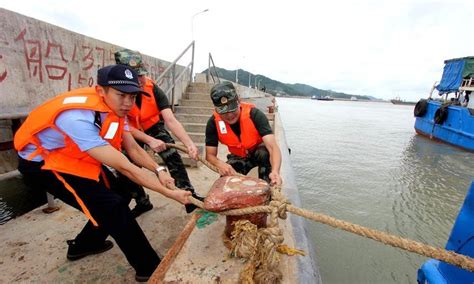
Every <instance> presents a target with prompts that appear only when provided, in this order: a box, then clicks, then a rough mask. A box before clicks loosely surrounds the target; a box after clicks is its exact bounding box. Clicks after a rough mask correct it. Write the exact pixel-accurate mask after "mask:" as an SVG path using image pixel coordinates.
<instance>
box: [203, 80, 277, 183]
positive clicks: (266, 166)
mask: <svg viewBox="0 0 474 284" xmlns="http://www.w3.org/2000/svg"><path fill="white" fill-rule="evenodd" d="M211 100H212V103H213V104H214V108H215V111H214V114H213V115H212V116H211V117H210V118H209V120H208V122H207V125H206V160H207V161H208V162H210V163H211V164H213V165H214V166H216V167H217V168H218V169H219V173H220V174H221V175H223V176H226V175H234V174H236V172H239V173H241V174H244V175H246V174H247V173H248V172H250V170H251V169H252V168H254V167H257V166H258V177H259V178H261V179H264V180H266V181H267V182H270V183H271V184H278V185H280V184H281V182H282V181H281V177H280V165H281V154H280V148H279V147H278V144H277V143H276V140H275V135H273V132H272V129H271V127H270V124H269V122H268V119H267V117H266V116H265V114H264V113H263V112H262V111H260V110H259V109H257V108H256V107H255V106H254V105H252V104H248V103H244V102H240V100H239V97H238V95H237V92H236V91H235V88H234V85H233V84H232V83H231V82H229V81H226V82H223V83H219V84H216V85H214V87H212V89H211ZM219 142H220V143H222V144H225V145H227V148H228V149H229V152H230V154H228V155H227V162H224V161H222V160H220V159H219V158H218V157H217V151H218V145H219Z"/></svg>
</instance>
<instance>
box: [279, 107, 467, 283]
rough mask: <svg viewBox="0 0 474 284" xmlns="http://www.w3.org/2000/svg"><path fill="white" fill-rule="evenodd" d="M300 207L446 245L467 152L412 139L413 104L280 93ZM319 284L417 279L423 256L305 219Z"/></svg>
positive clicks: (461, 196)
mask: <svg viewBox="0 0 474 284" xmlns="http://www.w3.org/2000/svg"><path fill="white" fill-rule="evenodd" d="M278 105H279V112H280V115H281V118H282V121H283V125H284V128H285V132H286V138H287V141H288V145H289V147H290V148H291V162H292V166H293V168H294V170H295V172H296V180H297V183H298V188H299V191H300V195H301V200H302V202H303V206H304V207H305V208H307V209H311V210H314V211H316V212H320V213H323V214H327V215H330V216H332V217H335V218H338V219H342V220H346V221H349V222H353V223H356V224H359V225H362V226H366V227H369V228H373V229H377V230H381V231H384V232H387V233H390V234H395V235H398V236H401V237H405V238H409V239H413V240H416V241H420V242H423V243H426V244H429V245H433V246H437V247H444V246H445V244H446V241H447V238H448V236H449V233H450V231H451V227H452V225H453V222H454V220H455V218H456V216H457V213H458V210H459V208H460V206H461V205H462V202H463V201H464V196H465V194H466V192H467V189H468V187H469V186H470V183H471V179H472V178H473V170H472V169H474V154H472V153H468V152H465V151H462V150H459V149H457V148H454V147H451V146H448V145H444V144H441V143H437V142H433V141H430V140H429V139H426V138H424V137H421V136H418V135H417V134H416V133H415V131H414V128H413V125H414V117H413V106H401V105H393V104H389V103H369V102H343V101H316V100H309V99H290V98H278ZM309 230H310V234H311V238H312V240H313V243H314V245H315V248H316V253H317V257H318V260H319V264H320V271H321V275H322V280H323V282H324V283H416V271H417V269H418V267H419V266H420V264H421V263H422V262H424V261H425V260H426V258H425V257H421V256H418V255H416V254H413V253H408V252H405V251H402V250H400V249H396V248H392V247H390V246H386V245H383V244H380V243H378V242H375V241H373V240H370V239H365V238H363V237H359V236H356V235H353V234H351V233H347V232H345V231H342V230H338V229H334V228H332V227H329V226H326V225H322V224H318V223H310V226H309Z"/></svg>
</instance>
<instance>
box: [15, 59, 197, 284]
mask: <svg viewBox="0 0 474 284" xmlns="http://www.w3.org/2000/svg"><path fill="white" fill-rule="evenodd" d="M97 83H98V85H97V86H95V88H81V89H76V90H73V91H71V92H67V93H64V94H62V95H59V96H57V97H55V98H53V99H51V100H48V101H47V102H45V103H44V104H42V105H40V106H38V107H37V108H36V109H34V110H33V111H32V112H31V113H30V114H29V116H28V118H27V119H26V121H25V122H24V123H23V125H22V126H21V127H20V129H19V130H18V131H17V133H16V134H15V138H14V144H15V148H16V150H17V151H18V154H19V157H20V159H19V168H18V169H19V171H20V172H21V173H22V174H23V176H24V179H25V180H26V181H27V182H28V183H30V184H32V185H33V186H34V187H35V188H37V189H38V190H47V191H48V192H50V193H51V194H53V195H54V196H56V197H57V198H59V199H61V200H62V201H64V202H65V203H67V204H69V205H71V206H73V207H75V208H77V209H79V210H81V211H82V212H83V213H84V214H85V215H86V216H87V217H88V219H89V221H88V222H87V224H86V225H85V227H84V228H83V229H82V231H81V232H80V233H79V234H78V235H77V237H76V238H75V239H74V240H69V241H67V243H68V246H69V247H68V251H67V258H68V259H69V260H71V261H74V260H77V259H80V258H82V257H85V256H87V255H90V254H96V253H100V252H104V251H106V250H109V249H110V248H112V246H113V243H112V242H111V241H108V240H106V238H107V236H108V235H111V236H112V238H114V240H115V242H116V243H117V244H118V245H119V247H120V249H121V250H122V252H123V253H124V254H125V256H126V257H127V260H128V261H129V263H130V265H131V266H132V267H133V268H134V269H135V271H136V276H135V279H136V280H137V281H146V280H148V278H149V277H150V276H151V274H152V273H153V272H154V270H155V268H156V267H157V265H158V264H159V263H160V258H159V257H158V255H157V254H156V252H155V251H154V250H153V248H152V247H151V245H150V243H149V242H148V240H147V238H146V236H145V234H144V233H143V231H142V230H141V228H140V226H139V225H138V223H137V222H136V221H135V218H134V217H133V215H132V213H131V211H130V209H129V207H128V204H129V202H130V195H129V194H128V195H127V194H126V193H127V191H128V190H129V187H130V186H132V187H133V186H138V185H141V186H146V187H148V188H150V189H151V190H153V191H156V192H159V193H161V194H163V195H164V196H166V197H168V198H171V199H174V200H176V201H178V202H180V203H182V204H187V203H188V202H189V201H188V196H190V195H191V193H189V192H188V191H183V190H170V189H168V188H166V187H165V186H164V185H163V183H168V186H170V184H169V183H170V182H173V179H172V178H171V177H170V176H169V174H168V173H166V172H164V171H158V170H157V168H158V165H157V164H156V162H155V161H154V160H153V159H151V158H150V156H149V155H148V154H147V153H146V152H145V151H144V150H143V149H142V148H141V147H140V146H139V145H138V144H137V143H136V142H135V140H134V139H133V137H132V135H131V134H130V132H129V128H128V125H127V122H126V115H127V113H128V112H129V111H130V110H131V108H132V107H133V105H134V102H135V98H136V97H137V95H138V94H139V93H140V92H142V91H141V89H140V88H139V82H138V76H137V74H136V72H135V71H134V70H132V69H131V68H129V67H126V66H124V65H112V66H107V67H104V68H101V69H99V71H98V76H97ZM121 149H123V150H124V151H126V152H127V153H128V155H129V157H130V158H131V159H132V161H133V162H134V163H135V164H136V165H139V166H142V167H145V168H147V169H149V170H151V171H156V174H157V176H158V178H156V177H153V176H150V175H148V174H147V173H145V172H144V171H143V170H142V169H140V168H139V167H137V166H136V165H134V164H132V163H131V162H130V161H129V160H128V159H127V158H126V157H125V156H124V155H123V154H122V153H121V151H120V150H121ZM103 165H107V166H109V167H110V168H113V169H115V170H116V171H118V174H117V175H115V174H114V173H112V172H111V171H110V170H109V168H107V167H104V166H103ZM160 181H161V182H160Z"/></svg>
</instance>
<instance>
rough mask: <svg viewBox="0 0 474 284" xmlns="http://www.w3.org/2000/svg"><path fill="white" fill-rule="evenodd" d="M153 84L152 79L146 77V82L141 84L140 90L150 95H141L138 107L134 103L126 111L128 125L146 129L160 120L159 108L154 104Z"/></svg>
mask: <svg viewBox="0 0 474 284" xmlns="http://www.w3.org/2000/svg"><path fill="white" fill-rule="evenodd" d="M153 86H154V82H153V80H152V79H150V78H148V77H146V83H145V85H144V86H142V90H143V91H145V92H146V93H148V94H149V95H150V96H149V97H148V96H141V100H142V103H141V106H140V108H138V106H137V105H136V104H135V105H134V106H133V108H132V110H131V111H130V112H129V113H128V121H129V123H130V125H131V126H133V127H135V128H137V129H140V130H147V129H149V128H150V127H152V126H153V125H155V124H156V123H158V122H159V121H160V110H159V109H158V106H157V105H156V99H155V95H154V92H153Z"/></svg>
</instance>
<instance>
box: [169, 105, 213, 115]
mask: <svg viewBox="0 0 474 284" xmlns="http://www.w3.org/2000/svg"><path fill="white" fill-rule="evenodd" d="M213 111H214V108H212V107H201V106H177V107H175V114H177V113H186V114H208V115H211V114H212V112H213Z"/></svg>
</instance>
